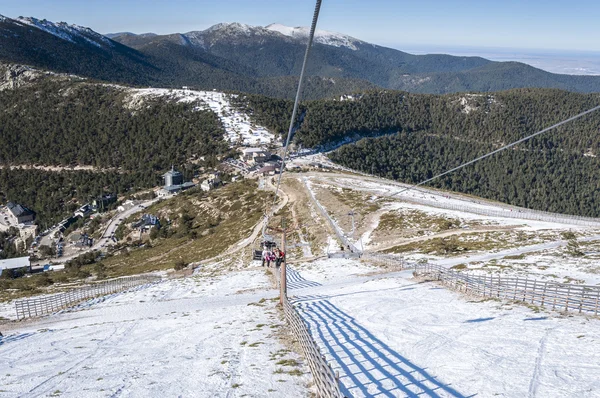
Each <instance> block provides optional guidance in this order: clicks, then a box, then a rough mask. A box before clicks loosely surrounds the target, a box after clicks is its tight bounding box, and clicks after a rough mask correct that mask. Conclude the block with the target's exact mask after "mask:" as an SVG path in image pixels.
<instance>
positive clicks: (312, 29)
mask: <svg viewBox="0 0 600 398" xmlns="http://www.w3.org/2000/svg"><path fill="white" fill-rule="evenodd" d="M321 1H322V0H317V4H316V5H315V12H314V14H313V19H312V23H311V25H310V33H309V35H308V43H307V45H306V52H305V53H304V61H303V62H302V70H301V71H300V80H299V82H298V90H297V91H296V99H295V100H294V109H293V110H292V119H291V120H290V128H289V130H288V134H287V138H286V141H285V147H284V151H283V158H282V160H281V169H280V170H279V179H278V180H277V186H276V188H275V196H274V198H273V205H272V207H271V211H272V210H273V209H275V204H276V203H277V197H278V195H279V187H280V185H281V177H282V176H283V171H284V170H285V159H286V157H287V153H288V148H289V146H290V138H291V137H292V133H293V131H294V122H295V120H296V114H297V113H298V104H299V103H300V96H301V94H302V85H303V83H304V72H305V71H306V64H307V62H308V56H309V54H310V48H311V46H312V42H313V38H314V36H315V29H316V28H317V20H318V19H319V11H320V10H321ZM270 216H271V215H270V214H267V215H266V217H265V218H266V219H265V224H264V225H263V237H264V235H265V230H266V227H267V224H268V222H269V218H270Z"/></svg>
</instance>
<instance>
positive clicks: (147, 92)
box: [126, 88, 280, 146]
mask: <svg viewBox="0 0 600 398" xmlns="http://www.w3.org/2000/svg"><path fill="white" fill-rule="evenodd" d="M128 92H129V98H128V99H127V100H126V101H127V102H126V106H128V107H129V108H131V109H137V108H139V107H141V106H143V104H144V101H145V99H146V98H159V97H166V98H171V99H173V100H176V101H178V102H198V103H199V104H200V105H201V108H202V109H207V110H211V111H213V112H214V113H215V114H216V115H217V116H218V117H219V119H220V120H221V123H222V124H223V127H224V129H225V134H226V135H225V139H226V140H227V141H228V142H229V143H230V144H231V145H232V146H233V145H234V144H241V145H245V146H252V145H265V144H270V143H278V142H279V141H280V138H279V137H275V134H273V133H271V132H270V131H269V130H267V129H266V128H265V127H262V126H259V125H256V124H254V123H253V122H252V121H251V120H250V116H249V115H247V114H246V113H243V112H240V111H238V110H237V109H236V108H235V107H233V106H232V105H231V102H230V100H229V95H226V94H224V93H222V92H218V91H196V90H188V89H166V88H145V89H129V90H128ZM232 96H235V95H234V94H232Z"/></svg>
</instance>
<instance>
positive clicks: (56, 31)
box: [15, 17, 113, 47]
mask: <svg viewBox="0 0 600 398" xmlns="http://www.w3.org/2000/svg"><path fill="white" fill-rule="evenodd" d="M15 21H17V22H19V23H21V24H23V25H29V26H34V27H36V28H38V29H41V30H43V31H45V32H48V33H50V34H52V35H54V36H56V37H59V38H61V39H63V40H66V41H70V42H71V43H75V40H74V39H75V38H76V37H77V38H81V39H84V40H85V41H87V42H88V43H90V44H93V45H95V46H97V47H102V44H106V45H109V46H112V45H113V44H112V42H111V41H110V40H109V39H108V38H106V37H104V36H102V35H101V34H100V33H97V32H95V31H93V30H92V29H90V28H86V27H85V26H79V25H69V24H67V23H66V22H58V23H54V22H51V21H48V20H46V19H41V20H40V19H37V18H33V17H25V18H24V17H19V18H17V19H15Z"/></svg>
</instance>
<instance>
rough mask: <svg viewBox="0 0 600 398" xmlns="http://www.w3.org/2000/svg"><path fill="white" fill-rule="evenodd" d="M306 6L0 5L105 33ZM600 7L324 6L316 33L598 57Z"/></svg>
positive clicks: (277, 15)
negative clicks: (563, 51) (565, 51)
mask: <svg viewBox="0 0 600 398" xmlns="http://www.w3.org/2000/svg"><path fill="white" fill-rule="evenodd" d="M313 7H314V1H309V0H295V1H289V0H253V1H252V0H244V1H243V0H212V1H205V0H194V1H191V0H170V1H166V0H145V1H142V0H102V1H98V0H24V1H23V0H21V1H14V0H11V1H6V0H0V14H3V15H6V16H8V17H17V16H20V15H23V16H35V17H38V18H47V19H49V20H52V21H66V22H69V23H76V24H79V25H84V26H89V27H90V28H92V29H94V30H96V31H98V32H101V33H109V32H119V31H131V32H135V33H143V32H155V33H174V32H188V31H191V30H202V29H205V28H207V27H209V26H211V25H213V24H215V23H218V22H243V23H247V24H251V25H267V24H269V23H272V22H278V23H282V24H285V25H292V26H298V25H303V26H306V25H308V24H309V22H310V20H311V16H312V11H313ZM599 21H600V1H598V0H596V1H591V0H577V1H557V0H545V1H540V0H519V1H516V0H494V1H490V0H478V1H472V0H446V1H441V0H420V1H411V2H409V1H401V0H396V1H394V0H360V1H359V0H323V7H322V13H321V19H320V20H319V28H321V29H325V30H331V31H337V32H341V33H346V34H349V35H351V36H354V37H357V38H360V39H363V40H366V41H369V42H373V43H377V44H381V45H387V46H390V47H396V48H400V49H401V48H402V47H403V45H408V44H410V45H429V46H438V47H440V48H444V47H452V46H454V47H456V46H467V47H469V46H470V47H506V48H530V49H531V48H535V49H568V50H587V51H600V40H598V38H599V37H600V23H599Z"/></svg>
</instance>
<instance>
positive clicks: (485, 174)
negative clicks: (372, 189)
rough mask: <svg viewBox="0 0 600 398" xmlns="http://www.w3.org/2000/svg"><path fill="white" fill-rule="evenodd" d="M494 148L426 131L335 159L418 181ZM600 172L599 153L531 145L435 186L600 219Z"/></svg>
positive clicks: (345, 151)
mask: <svg viewBox="0 0 600 398" xmlns="http://www.w3.org/2000/svg"><path fill="white" fill-rule="evenodd" d="M494 148H495V146H494V145H490V144H485V143H481V142H477V141H475V140H473V141H467V140H461V139H459V138H458V137H450V136H439V135H435V134H432V132H430V131H423V132H414V133H400V134H397V135H394V136H386V137H380V138H366V139H363V140H361V141H359V142H358V143H356V144H351V145H345V146H343V147H342V148H340V149H338V150H336V151H335V152H333V153H332V154H331V155H330V157H331V159H332V160H333V161H335V162H336V163H340V164H342V165H344V166H347V167H350V168H353V169H355V170H359V171H363V172H366V173H374V174H375V175H378V176H381V177H385V178H390V179H393V180H397V181H402V182H407V183H415V184H416V183H419V182H421V181H423V180H425V179H427V178H431V177H433V176H434V175H436V174H438V173H442V172H444V171H446V170H449V169H451V168H452V167H456V166H458V165H460V164H461V163H463V162H465V161H468V160H471V159H474V158H476V157H477V156H480V155H483V154H485V153H487V152H489V151H490V150H493V149H494ZM598 170H600V161H599V160H598V158H596V157H589V156H583V155H582V154H577V153H574V152H569V151H563V150H562V149H559V148H546V149H540V148H537V149H536V148H534V147H533V146H530V147H528V148H526V147H521V148H517V149H514V150H507V151H505V152H501V153H499V154H497V155H494V156H493V157H491V158H488V159H484V160H482V161H480V162H478V163H475V164H474V165H471V166H467V167H466V168H464V169H462V170H461V171H458V172H455V173H452V174H449V175H447V176H445V177H442V178H440V179H439V180H436V181H433V182H432V183H431V184H429V186H434V187H438V188H443V189H448V190H453V191H458V192H464V193H469V194H473V195H476V196H480V197H483V198H488V199H494V200H498V201H501V202H505V203H509V204H512V205H517V206H523V207H528V208H531V209H537V210H544V211H552V212H558V213H566V214H576V215H584V216H592V217H600V179H598Z"/></svg>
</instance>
